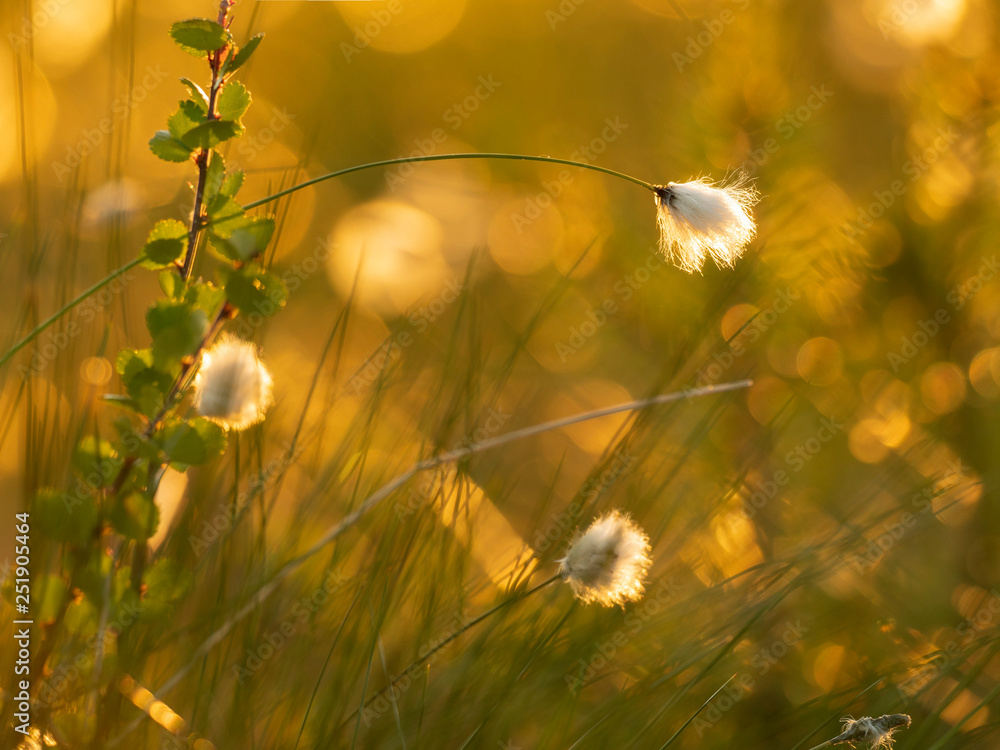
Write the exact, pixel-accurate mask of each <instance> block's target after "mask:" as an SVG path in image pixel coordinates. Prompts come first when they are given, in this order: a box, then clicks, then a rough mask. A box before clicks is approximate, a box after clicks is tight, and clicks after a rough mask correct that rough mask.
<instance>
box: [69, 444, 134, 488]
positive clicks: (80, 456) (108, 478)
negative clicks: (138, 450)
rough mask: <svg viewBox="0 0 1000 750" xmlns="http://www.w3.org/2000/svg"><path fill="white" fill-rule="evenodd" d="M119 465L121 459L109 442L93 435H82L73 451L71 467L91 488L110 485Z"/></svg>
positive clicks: (119, 467) (120, 464)
mask: <svg viewBox="0 0 1000 750" xmlns="http://www.w3.org/2000/svg"><path fill="white" fill-rule="evenodd" d="M121 466H122V460H121V458H120V457H119V456H118V453H117V452H115V449H114V448H113V447H112V446H111V443H109V442H108V441H107V440H101V439H100V438H97V437H95V436H93V435H87V436H86V437H84V438H83V439H82V440H81V441H80V442H79V444H78V445H77V446H76V450H75V451H73V468H74V469H76V470H77V471H78V472H79V473H80V475H81V476H82V477H83V478H84V480H85V481H86V483H87V485H88V486H90V487H93V488H97V487H108V486H110V485H111V484H112V483H113V482H114V480H115V477H117V476H118V470H119V469H121Z"/></svg>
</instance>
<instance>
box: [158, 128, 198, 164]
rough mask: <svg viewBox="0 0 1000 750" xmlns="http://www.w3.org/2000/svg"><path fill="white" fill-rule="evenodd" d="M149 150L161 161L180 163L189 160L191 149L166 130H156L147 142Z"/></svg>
mask: <svg viewBox="0 0 1000 750" xmlns="http://www.w3.org/2000/svg"><path fill="white" fill-rule="evenodd" d="M149 150H150V151H152V152H153V154H154V155H156V156H157V157H159V158H160V159H163V161H172V162H182V161H187V160H188V159H189V158H191V151H192V150H193V149H191V148H190V147H189V146H187V145H186V144H185V143H183V142H182V141H179V140H177V139H176V138H174V137H173V136H172V135H171V134H170V132H169V131H167V130H157V131H156V135H154V136H153V137H152V138H150V140H149Z"/></svg>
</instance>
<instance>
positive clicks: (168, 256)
mask: <svg viewBox="0 0 1000 750" xmlns="http://www.w3.org/2000/svg"><path fill="white" fill-rule="evenodd" d="M187 245H188V228H187V227H186V226H184V225H183V224H182V223H181V222H179V221H177V219H163V220H162V221H158V222H156V225H155V226H154V227H153V230H152V231H151V232H150V233H149V237H147V238H146V244H145V245H143V247H142V253H141V255H142V258H143V262H142V265H143V267H145V268H153V269H155V268H163V267H164V266H169V265H172V264H173V263H176V262H177V261H179V260H180V259H181V258H183V257H184V253H185V251H187Z"/></svg>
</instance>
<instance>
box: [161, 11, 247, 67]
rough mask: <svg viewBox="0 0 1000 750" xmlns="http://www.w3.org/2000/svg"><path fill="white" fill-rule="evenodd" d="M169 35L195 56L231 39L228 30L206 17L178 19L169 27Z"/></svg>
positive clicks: (221, 45) (212, 49)
mask: <svg viewBox="0 0 1000 750" xmlns="http://www.w3.org/2000/svg"><path fill="white" fill-rule="evenodd" d="M170 36H171V37H173V40H174V41H175V42H177V44H178V45H179V46H180V47H181V49H183V50H184V51H185V52H189V53H190V54H192V55H194V56H195V57H204V56H205V53H206V52H214V51H215V50H217V49H219V48H221V47H225V46H226V45H227V44H229V42H230V40H231V39H232V37H231V36H230V35H229V32H228V31H226V30H225V29H224V28H222V27H221V26H220V25H219V24H217V23H216V22H215V21H209V20H208V19H207V18H191V19H189V20H187V21H178V22H177V23H175V24H174V25H173V26H171V27H170Z"/></svg>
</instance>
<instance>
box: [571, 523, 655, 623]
mask: <svg viewBox="0 0 1000 750" xmlns="http://www.w3.org/2000/svg"><path fill="white" fill-rule="evenodd" d="M649 551H650V547H649V537H647V536H646V534H645V533H644V532H643V530H642V529H640V528H639V527H638V526H636V525H635V524H634V523H633V522H632V519H630V518H629V517H628V516H627V515H625V514H622V513H619V512H618V511H616V510H615V511H612V512H610V513H607V514H605V515H603V516H601V517H599V518H597V519H596V520H595V521H594V522H593V523H592V524H590V527H589V528H588V529H587V530H586V531H585V532H583V533H582V534H581V533H579V532H577V534H576V536H575V537H574V538H573V541H572V542H571V543H570V546H569V549H568V550H567V551H566V556H565V557H564V558H562V559H561V560H560V561H559V571H560V573H562V576H563V578H564V579H565V580H566V581H567V582H568V583H569V585H570V587H571V588H572V589H573V593H574V594H575V595H576V596H577V598H579V599H580V600H581V601H583V602H585V603H587V604H589V603H591V602H599V603H601V604H603V605H604V606H605V607H613V606H614V605H616V604H622V605H624V603H625V602H626V601H638V600H639V599H641V598H642V592H643V585H642V584H643V579H644V578H645V577H646V571H647V570H648V569H649V566H650V564H651V563H652V561H651V560H650V559H649Z"/></svg>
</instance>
